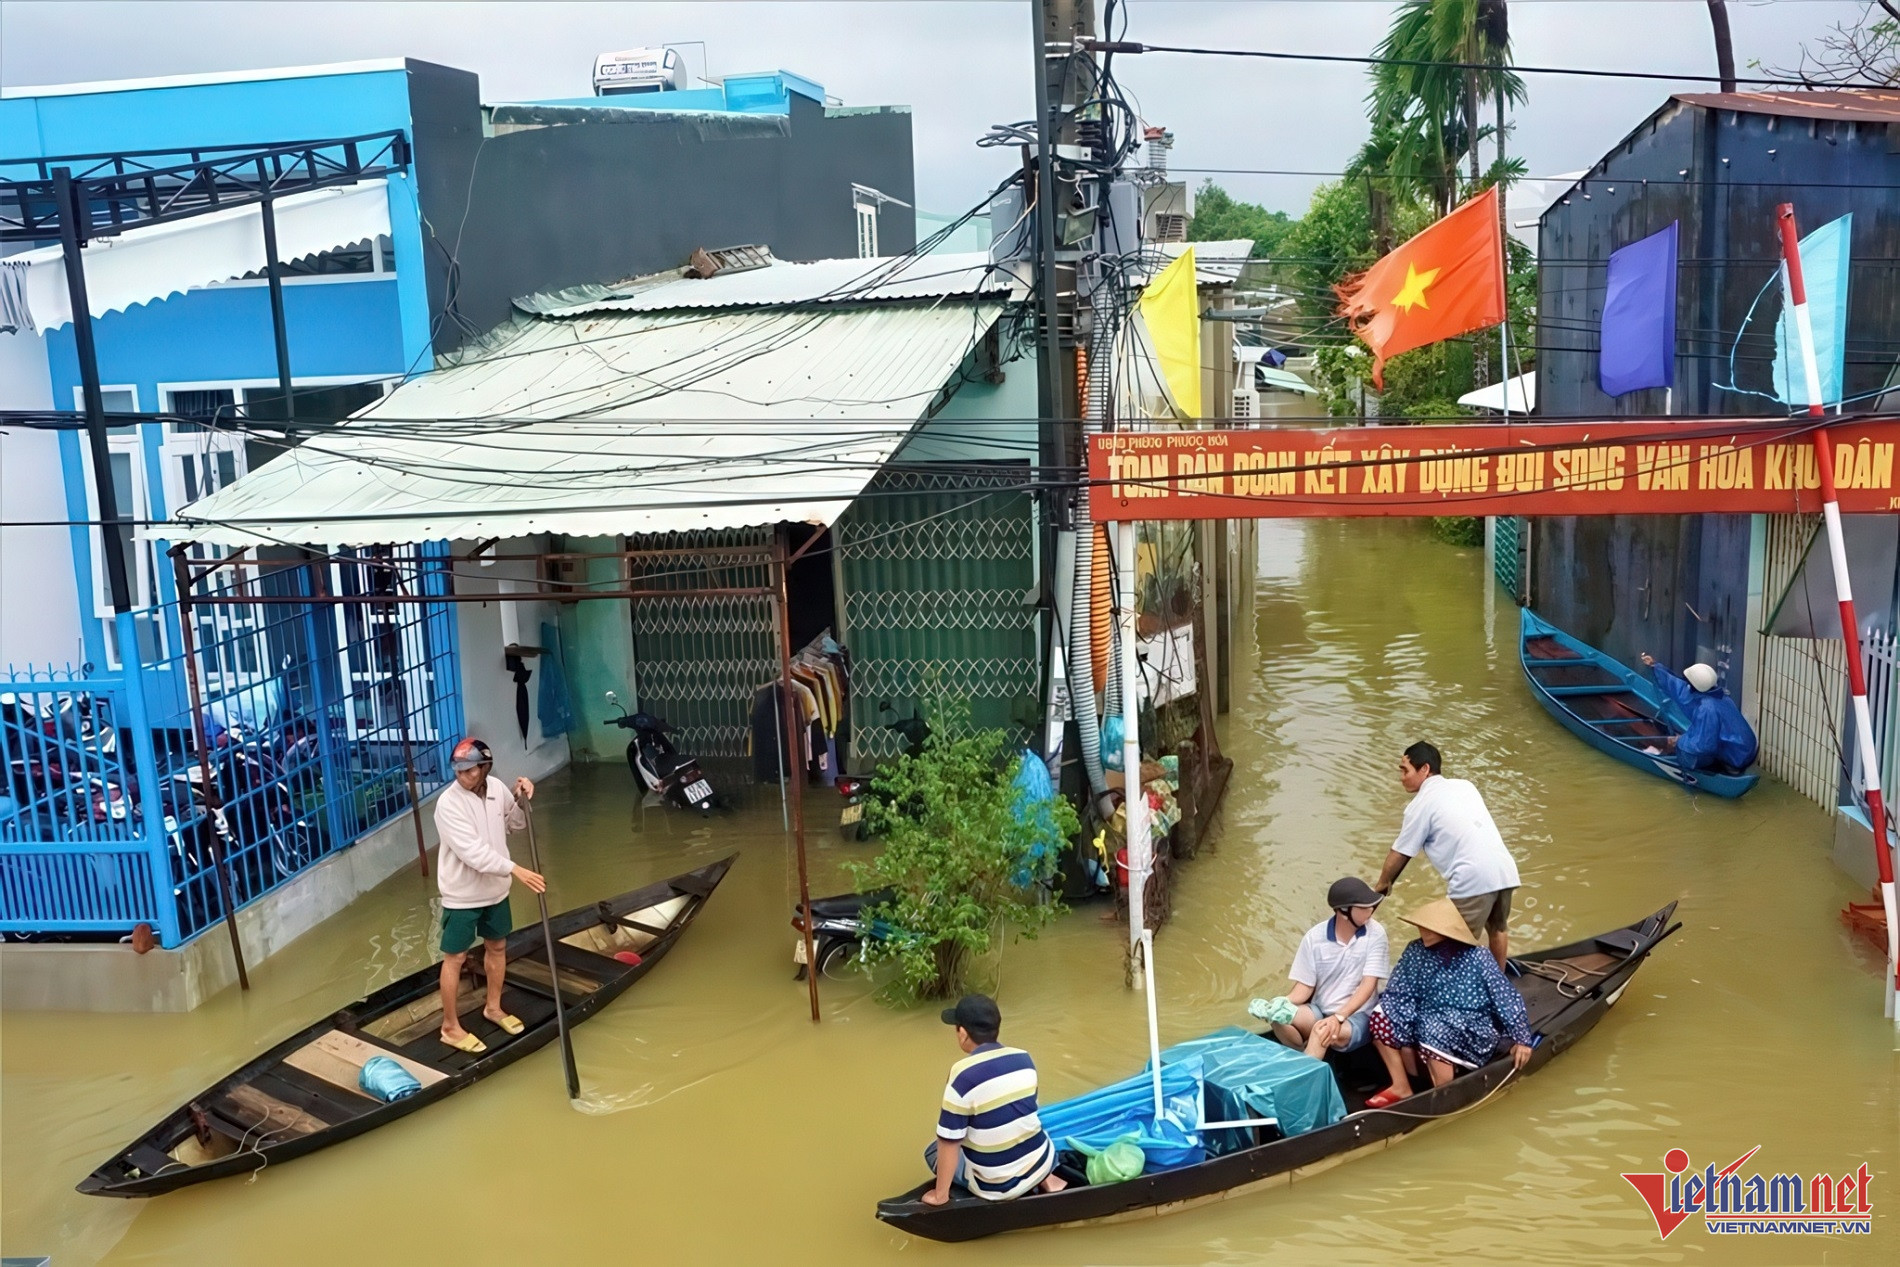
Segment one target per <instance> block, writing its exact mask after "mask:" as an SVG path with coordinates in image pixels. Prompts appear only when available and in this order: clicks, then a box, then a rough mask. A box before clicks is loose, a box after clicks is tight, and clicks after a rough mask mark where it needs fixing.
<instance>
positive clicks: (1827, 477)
mask: <svg viewBox="0 0 1900 1267" xmlns="http://www.w3.org/2000/svg"><path fill="white" fill-rule="evenodd" d="M1775 219H1776V220H1777V222H1778V223H1779V226H1780V230H1781V258H1782V263H1783V266H1784V271H1783V273H1782V280H1783V282H1784V284H1785V285H1786V287H1787V294H1788V307H1789V309H1790V310H1792V311H1793V313H1794V325H1795V330H1796V332H1797V334H1798V335H1799V336H1800V340H1801V371H1802V375H1803V377H1804V378H1805V379H1806V381H1807V389H1808V416H1809V417H1811V418H1820V417H1824V416H1825V414H1824V410H1823V409H1822V405H1821V368H1820V364H1819V362H1818V361H1817V360H1816V359H1815V355H1814V320H1813V317H1812V316H1811V315H1810V314H1809V312H1808V288H1807V284H1806V282H1804V281H1803V280H1802V277H1801V246H1800V238H1799V236H1798V235H1797V233H1796V230H1795V222H1794V204H1793V203H1788V202H1784V203H1782V204H1781V205H1780V206H1778V207H1776V208H1775ZM1814 460H1815V465H1816V466H1818V467H1819V468H1820V476H1821V515H1822V518H1823V519H1825V520H1826V522H1827V552H1828V557H1829V559H1830V560H1831V561H1832V563H1833V565H1834V593H1835V596H1836V597H1837V598H1839V599H1840V604H1841V642H1842V644H1843V646H1844V648H1845V650H1846V652H1847V686H1848V690H1849V692H1850V693H1851V694H1852V695H1853V697H1854V731H1855V735H1856V737H1857V738H1858V740H1859V748H1860V767H1861V786H1862V789H1863V791H1864V792H1865V794H1866V797H1867V821H1868V824H1869V826H1871V827H1872V828H1873V836H1874V868H1875V871H1876V873H1877V874H1878V875H1879V877H1880V905H1881V908H1882V909H1883V911H1884V912H1885V914H1886V917H1887V988H1886V1014H1887V1015H1888V1016H1890V1017H1893V1019H1894V1022H1895V1024H1896V1025H1900V1009H1896V1007H1895V1006H1894V992H1895V988H1896V985H1897V984H1900V919H1896V918H1895V903H1894V888H1893V854H1892V852H1891V850H1890V849H1889V846H1888V844H1887V807H1886V804H1885V802H1884V798H1883V797H1882V796H1881V790H1880V757H1879V754H1878V751H1877V750H1876V749H1875V747H1874V725H1873V717H1872V715H1871V714H1870V713H1869V711H1868V708H1867V670H1866V667H1865V665H1863V664H1862V662H1861V659H1862V657H1861V649H1860V620H1859V618H1858V617H1857V616H1856V615H1855V612H1854V590H1853V586H1852V584H1851V583H1850V580H1849V577H1848V573H1847V547H1846V542H1845V539H1844V537H1843V535H1842V532H1841V503H1840V498H1839V496H1838V494H1837V492H1836V490H1835V485H1834V441H1833V439H1832V438H1831V437H1830V436H1829V435H1828V432H1827V428H1826V427H1820V428H1817V429H1816V430H1815V432H1814Z"/></svg>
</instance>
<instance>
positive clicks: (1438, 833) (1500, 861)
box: [1372, 743, 1518, 968]
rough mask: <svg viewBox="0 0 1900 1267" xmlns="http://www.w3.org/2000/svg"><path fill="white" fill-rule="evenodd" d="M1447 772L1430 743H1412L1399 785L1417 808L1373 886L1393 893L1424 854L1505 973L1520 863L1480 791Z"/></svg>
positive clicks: (1403, 761)
mask: <svg viewBox="0 0 1900 1267" xmlns="http://www.w3.org/2000/svg"><path fill="white" fill-rule="evenodd" d="M1443 769H1444V758H1443V757H1441V756H1440V755H1439V753H1438V749H1436V748H1434V747H1433V746H1432V745H1430V744H1428V743H1415V744H1413V745H1412V746H1411V747H1409V748H1407V749H1406V750H1405V751H1404V753H1403V754H1401V755H1400V757H1399V783H1400V784H1401V785H1402V786H1403V787H1404V788H1405V790H1406V791H1407V792H1410V793H1411V794H1412V803H1411V804H1410V805H1407V806H1406V807H1405V818H1404V820H1403V821H1402V822H1401V823H1400V825H1399V835H1398V839H1396V840H1394V841H1393V842H1392V848H1391V849H1390V850H1389V851H1388V852H1387V853H1386V855H1385V866H1384V867H1383V868H1381V870H1380V871H1379V882H1378V883H1377V884H1375V885H1373V886H1372V887H1373V888H1375V889H1377V890H1378V891H1379V892H1380V893H1390V892H1392V883H1393V881H1395V880H1397V879H1398V878H1399V872H1401V871H1403V870H1405V864H1406V863H1408V862H1410V861H1411V860H1412V859H1414V858H1416V857H1418V855H1419V853H1420V851H1423V852H1424V854H1425V856H1426V857H1427V858H1429V859H1431V862H1432V865H1433V866H1434V867H1436V868H1438V874H1439V875H1441V876H1443V877H1445V896H1446V897H1448V898H1450V899H1451V901H1452V903H1453V904H1454V905H1456V906H1457V908H1458V909H1459V910H1460V911H1461V912H1463V914H1464V917H1465V923H1466V924H1468V925H1470V927H1471V935H1472V937H1473V939H1475V940H1477V941H1480V942H1483V941H1486V940H1489V942H1490V945H1491V953H1492V955H1493V956H1495V957H1496V958H1497V961H1498V967H1499V968H1502V967H1504V965H1505V962H1506V961H1507V960H1508V959H1509V957H1510V953H1511V933H1510V923H1511V895H1512V894H1513V893H1515V892H1517V886H1518V875H1517V862H1516V860H1515V859H1513V858H1512V857H1511V852H1510V850H1508V849H1506V848H1505V847H1504V837H1503V836H1501V835H1499V834H1498V825H1497V824H1496V823H1494V822H1492V821H1491V811H1490V810H1489V809H1487V808H1486V807H1485V804H1484V797H1483V796H1481V795H1479V793H1478V789H1477V788H1475V787H1473V786H1472V785H1471V783H1470V782H1469V781H1468V780H1465V779H1448V778H1446V777H1445V776H1444V774H1442V773H1441V771H1442V770H1443Z"/></svg>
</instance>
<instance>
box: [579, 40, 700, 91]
mask: <svg viewBox="0 0 1900 1267" xmlns="http://www.w3.org/2000/svg"><path fill="white" fill-rule="evenodd" d="M684 87H686V63H685V62H684V61H683V60H682V59H681V58H680V55H679V54H678V53H676V52H674V51H673V50H672V49H670V48H630V49H627V50H625V51H624V52H619V53H602V54H601V55H600V56H599V57H597V58H595V59H594V95H595V96H596V97H618V96H624V95H626V94H627V93H634V92H678V91H679V90H680V89H682V88H684Z"/></svg>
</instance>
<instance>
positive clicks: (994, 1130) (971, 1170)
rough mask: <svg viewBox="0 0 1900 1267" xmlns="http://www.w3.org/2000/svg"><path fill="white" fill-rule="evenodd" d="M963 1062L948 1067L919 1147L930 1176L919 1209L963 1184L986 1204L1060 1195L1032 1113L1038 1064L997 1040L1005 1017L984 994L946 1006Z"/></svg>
mask: <svg viewBox="0 0 1900 1267" xmlns="http://www.w3.org/2000/svg"><path fill="white" fill-rule="evenodd" d="M943 1023H944V1024H945V1025H954V1026H956V1030H957V1046H958V1047H960V1048H962V1049H963V1053H964V1056H963V1059H962V1060H959V1061H958V1062H957V1063H956V1064H954V1065H952V1066H950V1083H949V1085H948V1086H946V1087H945V1088H944V1090H943V1111H942V1113H940V1114H939V1115H938V1117H937V1138H936V1139H934V1140H932V1141H931V1143H930V1146H929V1147H928V1148H926V1149H924V1164H925V1165H926V1166H929V1167H930V1168H931V1170H933V1171H934V1172H935V1173H936V1176H937V1183H936V1186H935V1187H933V1188H931V1189H930V1190H929V1191H927V1192H925V1193H924V1196H923V1201H924V1204H925V1205H942V1204H944V1203H945V1202H946V1201H948V1200H949V1199H950V1185H951V1184H953V1183H956V1184H961V1185H962V1186H963V1187H965V1188H967V1189H969V1190H970V1191H971V1192H973V1193H975V1194H976V1195H977V1196H979V1197H982V1198H983V1199H984V1200H986V1201H1008V1200H1011V1199H1013V1198H1015V1197H1020V1196H1022V1195H1023V1194H1024V1193H1026V1192H1030V1191H1032V1190H1034V1189H1036V1188H1038V1187H1040V1188H1041V1189H1042V1190H1043V1191H1044V1192H1060V1191H1062V1190H1063V1189H1064V1188H1066V1187H1067V1186H1068V1185H1067V1184H1066V1183H1064V1182H1063V1180H1062V1179H1061V1177H1060V1176H1058V1175H1057V1174H1055V1173H1054V1172H1055V1167H1056V1149H1055V1145H1054V1144H1053V1143H1051V1142H1050V1140H1049V1136H1048V1134H1047V1132H1045V1131H1044V1130H1043V1129H1042V1119H1041V1118H1040V1117H1039V1116H1038V1115H1037V1110H1036V1064H1035V1062H1034V1061H1032V1060H1031V1059H1030V1058H1029V1053H1028V1052H1026V1051H1021V1050H1019V1049H1017V1048H1015V1047H1005V1046H1003V1045H1002V1044H1001V1043H999V1042H997V1041H996V1040H997V1036H998V1035H1000V1034H1001V1033H1002V1032H1003V1014H1002V1012H1001V1011H999V1010H998V1009H997V1006H996V1000H994V999H992V998H990V997H989V996H988V995H985V994H966V995H964V996H963V997H962V998H961V999H959V1000H957V1005H956V1006H955V1007H950V1008H945V1009H944V1011H943Z"/></svg>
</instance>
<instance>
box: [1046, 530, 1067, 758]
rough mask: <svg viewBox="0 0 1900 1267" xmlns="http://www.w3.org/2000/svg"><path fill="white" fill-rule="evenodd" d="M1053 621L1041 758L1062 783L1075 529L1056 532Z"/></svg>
mask: <svg viewBox="0 0 1900 1267" xmlns="http://www.w3.org/2000/svg"><path fill="white" fill-rule="evenodd" d="M1050 596H1051V598H1052V599H1053V600H1054V603H1055V623H1054V626H1053V629H1052V636H1051V637H1050V639H1049V689H1048V697H1047V699H1046V700H1045V702H1044V705H1043V713H1042V761H1043V764H1044V765H1046V766H1048V767H1049V778H1050V780H1051V781H1053V782H1054V784H1055V785H1056V786H1057V787H1060V786H1061V785H1062V733H1063V730H1064V729H1065V726H1066V723H1067V721H1068V713H1069V699H1070V696H1071V694H1072V692H1071V691H1070V689H1069V661H1068V651H1069V637H1070V632H1069V630H1070V626H1071V625H1072V624H1073V623H1074V619H1075V617H1074V613H1075V529H1074V528H1073V527H1068V528H1064V529H1062V530H1060V531H1059V532H1057V533H1056V557H1055V575H1054V577H1053V578H1052V583H1051V586H1050Z"/></svg>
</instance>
